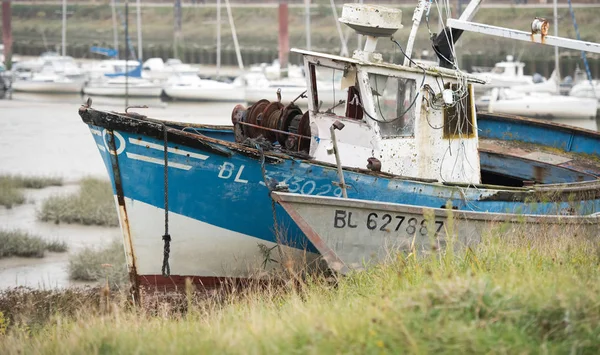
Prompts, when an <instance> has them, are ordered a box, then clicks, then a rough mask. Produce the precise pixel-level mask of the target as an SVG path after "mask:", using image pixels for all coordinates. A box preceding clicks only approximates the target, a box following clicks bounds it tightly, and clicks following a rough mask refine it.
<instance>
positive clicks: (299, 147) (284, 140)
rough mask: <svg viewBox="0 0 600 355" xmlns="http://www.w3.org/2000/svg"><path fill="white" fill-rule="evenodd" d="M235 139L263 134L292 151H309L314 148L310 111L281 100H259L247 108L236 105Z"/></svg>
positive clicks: (265, 137) (240, 141)
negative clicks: (311, 142) (285, 103)
mask: <svg viewBox="0 0 600 355" xmlns="http://www.w3.org/2000/svg"><path fill="white" fill-rule="evenodd" d="M231 122H232V123H233V126H234V133H235V141H236V142H238V143H242V142H243V141H245V140H246V139H247V138H258V137H261V136H262V137H263V138H264V139H266V140H268V141H269V142H271V143H277V142H278V143H279V145H280V146H281V147H283V148H285V149H286V150H290V151H303V152H305V153H308V151H309V148H310V120H309V116H308V111H306V112H304V113H303V112H302V110H301V109H300V108H299V107H298V106H296V105H295V104H294V103H293V102H292V103H289V104H288V105H286V106H284V105H283V104H282V103H281V102H280V100H278V101H273V102H270V101H269V100H266V99H263V100H259V101H258V102H256V103H255V104H253V105H252V106H250V107H248V108H246V107H244V106H243V105H236V106H235V107H234V108H233V112H232V113H231Z"/></svg>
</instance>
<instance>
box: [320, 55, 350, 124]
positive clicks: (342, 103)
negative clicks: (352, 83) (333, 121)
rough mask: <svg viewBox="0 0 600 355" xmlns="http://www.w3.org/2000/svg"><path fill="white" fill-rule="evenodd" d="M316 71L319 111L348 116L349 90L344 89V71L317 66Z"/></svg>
mask: <svg viewBox="0 0 600 355" xmlns="http://www.w3.org/2000/svg"><path fill="white" fill-rule="evenodd" d="M315 69H316V70H315V76H316V80H315V81H314V85H315V86H316V97H317V102H316V107H317V111H318V112H325V113H331V114H335V115H337V116H346V105H347V101H348V100H347V99H348V88H347V87H346V88H344V89H342V79H343V77H344V71H343V70H341V69H334V68H329V67H324V66H316V67H315Z"/></svg>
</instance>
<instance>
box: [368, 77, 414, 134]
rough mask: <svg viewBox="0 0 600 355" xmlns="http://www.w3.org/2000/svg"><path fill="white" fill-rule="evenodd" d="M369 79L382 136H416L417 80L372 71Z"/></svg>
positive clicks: (376, 119)
mask: <svg viewBox="0 0 600 355" xmlns="http://www.w3.org/2000/svg"><path fill="white" fill-rule="evenodd" d="M369 81H370V86H371V93H372V95H373V103H374V104H375V113H376V114H377V117H376V118H375V119H374V120H375V121H376V122H377V123H378V125H379V128H380V134H381V137H382V138H392V137H412V136H414V133H415V106H416V105H415V101H416V96H415V95H416V87H417V85H416V82H415V80H413V79H406V78H397V77H393V76H386V75H379V74H373V73H370V74H369ZM372 118H373V117H372Z"/></svg>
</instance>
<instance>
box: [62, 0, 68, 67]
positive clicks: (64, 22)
mask: <svg viewBox="0 0 600 355" xmlns="http://www.w3.org/2000/svg"><path fill="white" fill-rule="evenodd" d="M62 55H63V57H64V56H66V55H67V0H63V2H62Z"/></svg>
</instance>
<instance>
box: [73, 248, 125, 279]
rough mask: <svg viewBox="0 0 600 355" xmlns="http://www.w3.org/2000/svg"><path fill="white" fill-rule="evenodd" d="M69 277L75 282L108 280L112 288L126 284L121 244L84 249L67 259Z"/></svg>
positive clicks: (123, 253)
mask: <svg viewBox="0 0 600 355" xmlns="http://www.w3.org/2000/svg"><path fill="white" fill-rule="evenodd" d="M68 270H69V277H70V279H71V280H77V281H101V280H104V279H108V282H109V284H110V285H111V286H112V287H119V286H123V285H125V284H126V283H127V282H128V275H127V267H126V261H125V252H124V249H123V242H122V241H119V240H115V241H113V242H112V243H111V244H110V245H108V246H107V247H105V248H100V249H94V248H85V249H83V250H81V251H79V252H78V253H77V254H75V255H72V256H71V257H70V258H69V268H68Z"/></svg>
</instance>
